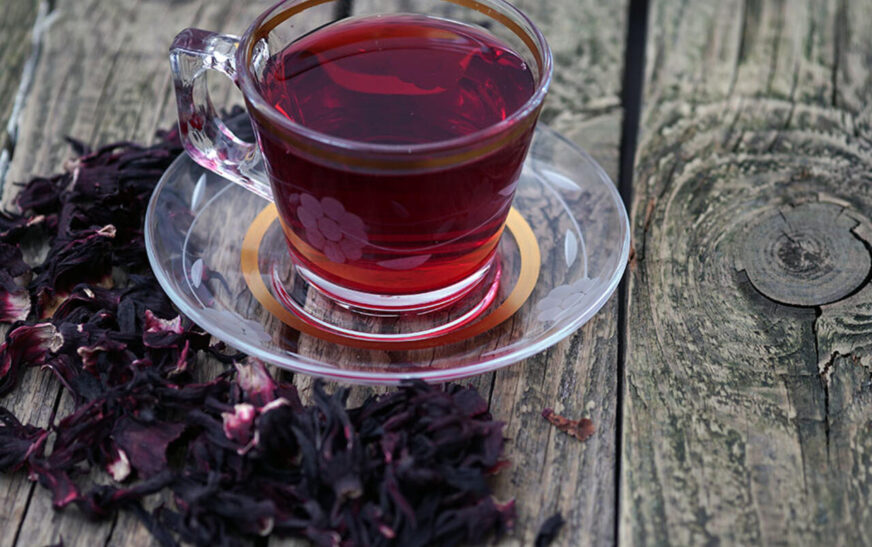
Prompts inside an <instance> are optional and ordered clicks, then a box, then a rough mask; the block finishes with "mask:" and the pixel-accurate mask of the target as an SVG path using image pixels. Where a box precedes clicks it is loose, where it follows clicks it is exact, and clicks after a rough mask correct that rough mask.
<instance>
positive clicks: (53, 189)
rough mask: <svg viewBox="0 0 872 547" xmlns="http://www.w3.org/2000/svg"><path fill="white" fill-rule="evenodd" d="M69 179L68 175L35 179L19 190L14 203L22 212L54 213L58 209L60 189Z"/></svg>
mask: <svg viewBox="0 0 872 547" xmlns="http://www.w3.org/2000/svg"><path fill="white" fill-rule="evenodd" d="M70 178H71V177H70V175H69V174H63V175H57V176H54V177H52V178H42V177H38V178H35V179H33V180H31V181H30V182H28V183H27V185H26V186H25V187H24V188H23V189H22V190H21V192H20V193H19V194H18V197H17V198H16V200H15V202H16V204H17V205H18V207H19V208H20V209H21V210H22V211H28V210H32V211H35V212H36V213H44V214H49V213H52V212H55V211H57V210H58V209H59V207H60V193H61V188H63V187H64V186H66V185H67V184H69V182H70Z"/></svg>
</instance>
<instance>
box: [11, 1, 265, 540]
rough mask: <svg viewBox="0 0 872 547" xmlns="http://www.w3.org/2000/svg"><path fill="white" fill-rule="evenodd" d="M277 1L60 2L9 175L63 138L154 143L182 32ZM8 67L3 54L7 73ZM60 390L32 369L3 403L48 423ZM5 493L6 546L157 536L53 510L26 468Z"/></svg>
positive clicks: (165, 116)
mask: <svg viewBox="0 0 872 547" xmlns="http://www.w3.org/2000/svg"><path fill="white" fill-rule="evenodd" d="M13 3H14V4H15V6H20V5H21V4H24V3H23V2H21V3H19V2H13ZM270 3H271V2H269V1H268V0H264V1H260V2H252V3H250V4H247V5H245V4H243V3H240V2H233V1H230V0H226V1H221V2H215V1H208V2H206V1H179V2H166V1H159V0H148V1H144V2H137V1H134V0H129V1H119V2H116V1H112V2H98V1H87V2H78V1H60V0H59V1H58V2H56V3H55V7H54V13H52V14H50V17H51V18H52V24H51V26H50V27H49V29H48V30H47V31H46V33H45V34H44V35H43V43H42V51H41V55H40V58H39V63H38V65H37V66H36V72H35V78H34V82H33V85H32V87H31V89H30V90H29V92H28V93H27V96H26V101H25V102H24V108H23V110H22V113H21V118H20V130H19V135H18V137H19V138H18V143H17V146H16V149H15V153H14V155H13V157H12V162H11V165H10V168H9V173H8V177H7V179H8V180H9V181H13V182H17V181H23V180H26V179H27V178H28V177H30V176H32V175H36V174H47V173H53V172H57V171H59V170H60V169H61V168H62V164H63V161H64V160H65V159H66V158H67V157H69V155H70V151H69V149H68V146H67V144H66V143H65V142H64V140H63V138H64V136H65V135H71V136H75V137H77V138H80V139H82V140H85V141H86V142H88V143H90V144H91V145H99V144H102V143H106V142H109V141H113V140H119V139H131V140H136V141H140V142H149V141H151V140H152V139H153V136H154V132H155V130H156V129H158V128H160V127H167V126H169V124H170V123H172V122H173V121H174V119H175V106H174V104H172V103H171V102H170V100H171V99H172V94H171V93H172V91H171V88H170V81H169V69H168V68H169V63H168V61H167V53H166V52H167V48H168V47H169V44H170V42H171V41H172V37H173V36H174V35H175V34H176V32H178V30H180V29H181V28H183V27H184V26H189V25H197V26H201V27H203V28H210V29H216V30H219V31H225V32H236V33H241V32H242V31H243V30H244V29H245V25H246V24H247V22H248V21H250V20H251V19H252V18H253V17H254V16H255V14H256V13H258V12H260V11H262V10H263V9H265V7H267V6H268V5H269V4H270ZM7 4H9V2H7ZM16 9H17V8H16ZM5 13H8V12H4V23H5V22H6V19H5V17H6V15H5ZM13 13H14V12H13ZM10 22H11V21H10ZM23 30H27V29H26V28H25V29H23ZM3 36H4V38H5V36H6V35H3ZM11 51H12V50H10V52H11ZM3 54H4V55H6V51H4V52H3ZM5 68H6V65H5V57H4V71H3V75H4V76H5V75H6V74H7V72H6V71H5ZM10 74H12V73H11V72H10ZM0 81H2V77H0ZM2 99H3V100H5V99H6V96H5V94H4V96H3V97H2ZM0 104H5V103H0ZM9 188H10V192H7V194H6V199H5V203H6V204H7V205H8V204H9V203H10V201H11V199H12V197H13V196H12V192H11V190H12V185H9ZM59 393H60V392H59V385H58V384H57V382H55V381H54V380H53V378H52V377H51V376H50V373H49V372H47V371H38V370H28V371H27V373H26V374H25V377H24V381H23V383H22V385H21V386H20V387H19V388H18V389H17V390H16V391H15V392H14V394H13V395H10V396H9V397H7V398H6V399H4V401H3V403H4V405H6V406H8V407H9V408H10V409H11V410H12V411H13V412H14V413H16V414H17V415H18V416H20V417H22V418H23V419H24V420H27V421H29V422H31V423H34V424H37V425H41V426H45V425H46V424H47V422H48V417H49V414H50V413H51V410H52V408H54V407H55V406H56V405H57V404H58V397H59ZM60 404H61V409H60V412H64V411H65V410H67V409H68V405H69V403H68V401H67V400H66V399H64V400H63V401H62V402H61V403H60ZM0 496H2V497H0V501H2V502H3V503H2V505H0V523H2V529H3V530H4V532H6V531H11V533H4V534H0V545H27V546H30V545H48V544H52V543H56V542H58V541H59V540H60V539H63V540H64V542H65V544H66V545H95V544H101V545H102V544H110V545H111V544H116V545H122V544H136V545H148V544H149V543H150V542H151V538H150V536H149V535H148V534H147V532H146V531H145V530H144V528H142V527H141V526H140V525H139V524H138V522H136V521H135V520H134V519H133V518H132V517H130V516H129V515H123V514H122V515H121V516H119V517H118V520H117V522H115V523H106V524H95V523H91V522H89V521H87V520H85V519H84V518H82V516H81V515H80V514H79V513H77V511H76V510H75V509H73V508H69V509H67V510H65V511H62V512H55V511H53V510H52V509H51V498H50V495H49V493H48V492H47V491H45V490H43V489H41V488H36V489H34V488H33V487H32V485H31V484H30V483H29V482H28V481H27V480H26V477H25V476H24V475H22V474H16V475H12V476H7V475H3V476H0ZM119 527H120V528H119ZM113 538H114V539H113Z"/></svg>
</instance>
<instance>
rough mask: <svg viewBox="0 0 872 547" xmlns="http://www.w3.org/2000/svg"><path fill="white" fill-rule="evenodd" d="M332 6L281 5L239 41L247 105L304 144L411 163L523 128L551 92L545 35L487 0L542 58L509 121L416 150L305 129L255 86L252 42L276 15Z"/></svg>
mask: <svg viewBox="0 0 872 547" xmlns="http://www.w3.org/2000/svg"><path fill="white" fill-rule="evenodd" d="M331 1H335V0H281V1H279V2H278V3H276V4H275V5H274V6H272V7H271V8H269V9H268V10H266V11H264V12H263V13H261V14H260V15H259V16H258V17H257V18H256V19H255V20H254V22H252V23H251V25H250V26H249V27H248V29H247V30H246V31H245V34H243V36H242V38H241V40H240V42H239V47H238V49H237V53H236V56H237V58H236V61H237V62H236V65H237V83H238V85H239V87H240V89H241V90H242V94H243V96H244V97H245V100H246V101H247V102H248V103H249V104H250V105H251V106H252V107H254V108H255V110H257V112H258V113H259V114H262V115H264V116H266V118H267V119H268V120H269V121H270V122H271V123H273V124H276V125H277V126H279V127H280V128H282V129H285V130H286V131H289V132H291V133H293V134H295V135H298V136H300V137H302V138H304V139H307V140H310V141H314V142H316V143H319V144H321V145H326V146H329V147H332V148H337V149H341V150H345V151H348V152H360V151H366V152H368V153H373V154H377V155H384V156H402V157H406V158H409V157H411V156H420V155H426V154H428V153H436V152H445V151H448V150H454V149H463V148H465V147H468V146H470V145H475V144H479V143H485V142H487V141H489V140H490V139H492V138H494V137H496V136H498V135H500V134H502V133H504V132H505V131H508V130H510V129H512V128H513V127H515V126H517V125H519V124H521V123H522V122H523V121H524V120H526V119H528V118H529V117H530V116H532V115H533V114H534V113H535V112H536V111H537V110H538V109H539V107H540V106H541V105H542V102H543V101H544V100H545V95H546V94H547V92H548V88H549V87H550V85H551V79H552V72H553V59H552V54H551V48H550V47H549V46H548V42H547V41H546V40H545V36H544V35H543V34H542V32H541V31H540V30H539V28H538V27H536V25H535V24H534V23H533V22H532V21H531V20H530V18H529V17H528V16H527V15H526V14H525V13H524V12H523V11H521V10H520V9H518V8H517V7H515V6H514V5H512V4H510V3H509V2H508V1H506V0H487V1H488V2H489V3H493V4H497V5H498V6H499V7H500V8H501V9H503V10H505V11H508V12H510V13H511V15H514V16H516V17H518V18H520V19H521V20H522V21H523V23H525V24H526V25H527V26H528V27H529V30H531V31H532V36H530V32H528V31H527V29H522V30H523V31H524V32H525V33H526V34H527V35H528V38H532V42H533V43H534V44H535V45H536V48H537V49H538V53H539V55H540V56H541V66H540V67H539V70H540V74H539V78H538V81H537V82H536V89H535V90H534V92H533V94H532V95H531V96H530V97H529V98H528V99H527V100H526V101H525V102H524V104H523V105H521V106H520V107H519V108H518V109H516V110H515V111H514V112H512V114H511V115H510V116H507V117H506V118H505V119H503V120H500V121H499V122H497V123H495V124H492V125H489V126H487V127H484V128H482V129H478V130H476V131H473V132H472V133H468V134H466V135H462V136H459V137H453V138H451V139H443V140H437V141H432V142H426V143H420V144H412V145H407V144H377V143H376V144H374V143H368V142H363V141H357V140H352V139H345V138H341V137H336V136H334V135H330V134H328V133H323V132H321V131H316V130H314V129H311V128H309V127H306V126H305V125H302V124H300V123H297V122H294V121H291V120H289V119H288V118H286V117H285V116H282V115H281V113H279V112H278V111H277V110H276V109H275V108H274V107H273V106H272V105H270V104H269V103H268V102H267V101H266V99H265V98H264V97H263V95H262V94H261V93H260V91H259V90H258V89H257V86H256V85H255V82H254V77H253V75H252V73H251V70H250V69H249V66H250V62H249V61H250V59H251V56H252V53H253V50H254V38H256V37H257V38H262V36H261V35H260V33H259V32H258V31H260V30H261V29H262V28H263V27H264V26H265V25H264V23H266V22H268V21H271V20H272V19H273V18H274V17H276V16H277V14H279V13H281V12H284V11H287V10H289V9H290V8H292V7H293V6H295V5H297V6H299V5H301V4H302V5H304V7H303V8H302V9H301V10H299V11H295V12H294V13H292V14H291V15H289V16H288V18H290V17H293V16H294V15H296V14H297V13H302V12H303V11H305V10H306V9H308V8H311V7H315V6H318V5H321V4H324V3H327V2H331ZM437 1H443V2H448V3H453V4H461V5H465V6H466V7H469V8H470V9H475V10H476V11H480V12H482V13H484V14H485V15H490V14H489V13H488V12H486V11H484V10H482V9H477V8H476V7H475V6H481V7H484V6H483V4H482V3H481V2H479V1H478V0H437ZM283 21H284V20H283ZM280 22H281V21H280ZM271 30H272V29H269V30H268V31H267V32H269V31H271ZM518 37H519V38H521V39H522V40H523V37H521V36H520V35H519V36H518ZM524 41H525V43H528V46H529V42H527V41H526V40H524ZM533 54H534V56H535V54H536V51H533ZM537 61H538V59H537Z"/></svg>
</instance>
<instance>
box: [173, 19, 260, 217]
mask: <svg viewBox="0 0 872 547" xmlns="http://www.w3.org/2000/svg"><path fill="white" fill-rule="evenodd" d="M238 47H239V38H237V37H236V36H230V35H227V34H218V33H215V32H209V31H205V30H200V29H193V28H189V29H185V30H183V31H182V32H180V33H179V35H178V36H176V38H175V40H173V44H172V46H170V68H171V70H172V73H173V83H174V84H175V88H176V104H177V105H178V108H179V130H180V132H181V136H182V144H183V145H184V147H185V150H187V152H188V154H189V155H190V156H191V158H193V159H194V161H196V162H197V163H199V164H200V165H202V166H203V167H205V168H207V169H209V170H211V171H214V172H216V173H218V174H219V175H221V176H223V177H225V178H227V179H229V180H231V181H233V182H235V183H237V184H240V185H242V186H243V187H245V188H246V189H248V190H251V191H252V192H254V193H255V194H257V195H259V196H261V197H263V198H265V199H268V200H270V201H273V195H272V189H271V188H270V185H269V182H268V178H267V176H266V170H265V169H264V163H263V157H262V156H261V153H260V150H259V149H258V147H257V145H256V144H254V143H249V142H245V141H243V140H242V139H240V138H239V137H237V136H236V135H234V134H233V132H232V131H230V129H229V128H228V127H227V126H226V125H224V122H222V121H221V118H219V117H218V115H217V114H216V113H215V107H214V106H213V105H212V99H211V98H210V97H209V90H208V89H207V87H206V78H205V75H206V71H207V70H215V71H217V72H220V73H222V74H224V75H225V76H227V77H229V78H230V79H231V80H233V81H234V83H235V81H236V50H237V49H238Z"/></svg>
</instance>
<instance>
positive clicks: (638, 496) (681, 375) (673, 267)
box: [0, 0, 872, 547]
mask: <svg viewBox="0 0 872 547" xmlns="http://www.w3.org/2000/svg"><path fill="white" fill-rule="evenodd" d="M516 3H517V4H518V5H519V7H521V8H522V9H524V10H525V11H526V12H527V13H528V14H529V15H530V17H531V19H532V20H533V21H534V22H535V23H536V24H537V25H538V26H539V27H540V28H541V29H542V31H543V32H544V34H545V35H546V36H547V37H548V40H549V42H550V43H551V46H552V48H553V50H554V56H555V80H554V86H553V88H552V92H551V94H550V96H549V99H548V102H547V107H546V109H545V111H544V113H543V121H544V122H546V123H548V124H550V125H552V126H553V127H554V128H556V129H557V130H559V131H561V132H562V133H563V134H564V135H566V136H567V137H568V138H569V139H571V140H573V141H574V142H576V143H578V144H579V145H581V146H583V147H585V148H586V149H587V150H588V151H590V152H591V153H592V155H593V156H594V157H595V158H596V159H597V161H599V162H600V163H601V164H602V165H603V166H604V168H605V169H606V171H607V172H608V173H609V174H610V175H611V176H612V178H613V179H614V180H618V176H619V173H618V166H619V162H620V161H619V160H620V159H621V153H622V150H621V138H622V130H623V126H622V122H623V114H624V112H625V111H629V110H630V108H631V107H637V106H639V105H632V104H628V103H627V101H628V100H630V99H626V98H625V95H624V90H622V85H623V84H622V82H624V81H625V79H624V77H625V75H624V69H625V67H624V55H625V52H626V51H627V48H628V43H630V42H631V41H632V40H642V39H643V38H644V40H645V48H644V50H645V51H644V61H645V72H644V75H642V80H643V83H642V85H643V101H642V103H641V121H640V127H639V138H638V142H637V143H632V139H629V140H630V141H631V142H630V144H629V145H628V144H627V143H626V142H625V147H624V150H623V153H624V154H625V155H626V154H628V153H631V152H632V151H633V145H634V144H635V148H636V155H635V168H634V169H633V172H632V173H623V175H624V176H623V177H622V178H624V179H625V180H630V177H629V176H630V175H632V191H631V192H630V196H628V197H629V199H630V201H629V210H630V214H631V222H632V234H633V253H632V256H631V260H630V263H629V265H628V273H627V276H626V278H625V282H626V287H625V288H626V292H625V293H624V294H625V296H626V298H625V299H624V301H623V304H624V305H623V307H620V306H619V299H618V298H617V297H615V298H612V300H611V301H610V302H609V303H608V304H607V305H606V306H605V307H604V308H603V310H602V311H601V312H600V313H599V314H597V315H596V316H595V317H594V318H593V319H592V320H591V321H590V322H589V323H588V324H587V325H586V326H585V327H584V328H582V329H581V330H579V331H578V332H577V333H575V334H574V335H573V336H571V337H569V338H568V339H566V340H565V341H563V342H561V343H560V344H557V345H556V346H554V347H553V348H551V349H549V350H548V351H545V352H543V353H541V354H539V355H537V356H534V357H532V358H530V359H527V360H526V361H524V362H522V363H519V364H517V365H513V366H511V367H508V368H505V369H502V370H500V371H498V372H496V373H491V374H487V375H484V376H481V377H478V378H474V379H472V383H473V384H474V385H476V386H477V387H478V388H479V390H480V391H481V392H482V393H483V394H485V395H487V396H489V400H490V405H491V411H492V413H493V414H494V415H495V417H496V418H497V419H500V420H503V421H505V422H506V424H507V427H506V434H507V436H508V437H509V438H510V441H509V442H508V444H507V456H508V458H509V459H511V461H512V467H511V468H509V469H507V470H504V471H503V472H502V473H501V474H499V475H498V476H497V477H496V478H495V480H494V483H493V484H494V487H495V489H496V493H497V497H499V498H501V499H509V498H515V499H516V500H517V507H518V513H519V521H518V526H517V528H516V530H515V532H514V533H513V534H512V535H511V536H509V537H508V538H505V539H504V541H503V543H504V544H506V545H530V544H532V541H533V538H534V537H535V534H536V531H537V530H538V527H539V526H540V524H541V523H542V522H543V521H544V520H545V519H546V518H547V517H548V516H550V515H551V514H553V513H555V512H557V511H560V512H561V513H562V514H563V516H564V517H565V518H566V520H567V524H566V525H565V527H564V529H563V530H562V531H561V533H560V535H559V536H558V539H557V542H556V544H559V545H572V546H575V545H613V544H616V543H619V544H622V545H703V544H704V545H714V544H726V545H749V544H766V545H785V544H787V545H872V514H870V512H872V499H870V491H872V288H870V284H869V280H870V271H869V270H870V262H872V260H870V249H872V40H870V39H869V29H872V0H801V1H796V2H793V1H788V0H780V1H779V0H768V1H763V0H724V1H721V0H695V1H687V0H651V2H650V5H649V6H648V8H647V9H648V21H647V34H646V36H644V37H643V36H629V37H628V36H627V29H628V26H629V24H630V19H631V18H637V17H642V15H640V12H638V11H637V12H633V11H631V10H629V7H630V6H629V4H630V3H631V2H629V1H619V2H599V1H596V0H551V1H548V2H543V1H541V0H518V1H517V2H516ZM271 4H272V1H271V0H258V1H254V2H239V1H235V0H53V1H48V0H44V1H39V0H0V124H2V127H4V128H8V129H6V130H3V131H2V133H0V185H2V186H0V187H2V195H3V203H5V204H6V205H7V206H8V205H9V204H10V203H11V200H12V199H13V197H14V194H15V192H16V189H17V187H16V186H15V185H14V184H13V183H15V182H21V181H24V180H27V179H28V178H29V177H30V176H33V175H38V174H50V173H54V172H57V171H59V170H60V169H62V167H63V162H64V160H65V159H67V158H68V157H69V155H70V150H69V148H68V146H67V144H66V143H65V142H64V140H63V137H64V136H65V135H71V136H74V137H77V138H79V139H82V140H84V141H85V142H87V143H89V144H92V145H99V144H103V143H107V142H110V141H115V140H121V139H129V140H135V141H145V142H147V141H150V140H151V139H152V138H153V135H154V132H155V130H156V129H158V128H161V127H167V126H168V125H169V124H171V123H173V121H174V119H175V107H174V104H173V95H172V90H171V87H170V76H169V66H168V62H167V48H168V46H169V44H170V42H171V40H172V38H173V36H174V35H175V34H176V33H177V32H178V31H179V30H181V29H182V28H184V27H188V26H196V27H200V28H205V29H210V30H217V31H222V32H230V33H236V34H239V33H241V32H242V31H243V30H244V29H245V27H246V26H247V24H248V22H250V21H251V20H252V19H253V18H254V16H255V15H256V14H257V13H259V12H260V11H261V10H263V9H264V8H266V7H268V6H269V5H271ZM632 4H633V5H634V6H637V5H638V6H643V5H644V4H645V2H643V1H640V2H636V1H633V2H632ZM641 61H642V59H641V57H640V58H638V59H634V60H633V64H632V66H630V67H629V69H630V71H631V72H632V70H633V67H635V66H640V65H639V63H640V62H641ZM630 80H632V78H630ZM215 87H216V89H217V90H219V91H220V93H219V95H218V96H216V98H215V99H216V103H218V104H230V102H232V101H238V99H239V95H238V93H236V92H235V91H234V90H232V88H231V86H229V85H228V84H226V83H218V84H217V85H216V86H215ZM627 97H632V94H628V95H627ZM628 129H630V130H632V128H628ZM625 136H626V135H625ZM625 141H626V139H625ZM624 165H627V164H626V163H625V164H624ZM202 373H203V374H208V373H209V370H208V369H207V370H204V371H202ZM293 380H294V382H295V383H296V384H297V385H298V387H300V389H301V392H302V393H303V394H304V396H305V395H306V394H307V393H309V391H310V388H311V379H309V378H307V377H303V376H297V377H294V378H293ZM366 393H368V391H367V390H365V389H362V388H355V391H354V394H353V399H354V400H360V399H362V398H363V397H364V395H365V394H366ZM0 404H3V405H4V406H7V407H9V408H10V409H11V410H13V412H15V413H16V414H17V415H18V416H19V417H21V418H22V419H23V421H29V422H31V423H33V424H36V425H40V426H45V425H46V423H47V421H48V419H49V417H50V415H51V413H52V410H53V409H54V408H57V407H59V408H61V409H65V408H68V407H69V405H70V404H71V403H70V401H69V400H68V399H67V398H66V397H65V396H64V395H63V392H62V390H61V389H60V386H59V384H58V383H57V382H56V381H55V380H54V379H53V378H52V377H51V375H50V373H49V372H46V371H40V370H36V369H34V370H28V371H27V373H26V374H25V376H24V379H23V382H22V385H21V386H20V387H19V389H17V390H16V391H15V392H14V393H13V394H11V395H9V396H7V397H6V398H5V399H4V400H3V401H0ZM545 407H553V408H555V409H556V410H557V411H558V412H561V413H564V414H566V415H568V416H571V417H574V418H578V417H582V416H586V417H589V418H591V419H592V420H593V422H594V424H595V427H596V433H595V434H594V436H593V437H592V438H591V439H589V440H588V441H586V442H584V443H580V442H578V441H576V440H575V439H572V438H570V437H568V436H566V435H564V434H562V433H559V432H557V431H556V430H555V429H553V428H552V427H550V426H549V425H547V424H546V423H545V422H544V421H543V419H542V418H541V411H542V409H543V408H545ZM101 480H106V479H101ZM0 530H2V531H3V532H2V533H0V547H5V546H31V545H37V546H39V545H48V544H52V543H56V542H58V541H59V540H60V539H61V538H62V539H63V541H64V543H65V545H68V546H71V545H76V546H77V545H83V546H84V545H87V546H91V545H149V544H151V543H152V540H151V538H150V537H149V534H148V533H147V531H146V530H145V529H144V528H143V527H142V526H140V525H139V524H138V522H137V521H136V520H135V519H134V518H133V517H131V516H130V515H128V514H125V513H122V514H119V515H118V516H116V517H115V518H114V519H112V520H111V521H108V522H103V523H92V522H88V521H86V520H85V519H83V518H82V516H81V515H80V514H78V513H77V512H76V510H75V509H72V508H71V509H67V510H65V511H62V512H56V511H53V510H52V509H51V500H50V496H49V495H48V493H47V492H46V491H45V490H43V489H41V488H39V487H37V486H35V485H34V484H33V483H31V482H30V481H29V480H28V479H27V477H26V476H24V475H22V474H13V475H0ZM266 543H268V544H269V545H271V546H273V547H284V546H286V545H296V544H299V542H295V541H289V540H280V539H273V538H271V539H270V540H269V541H268V542H264V544H266Z"/></svg>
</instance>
